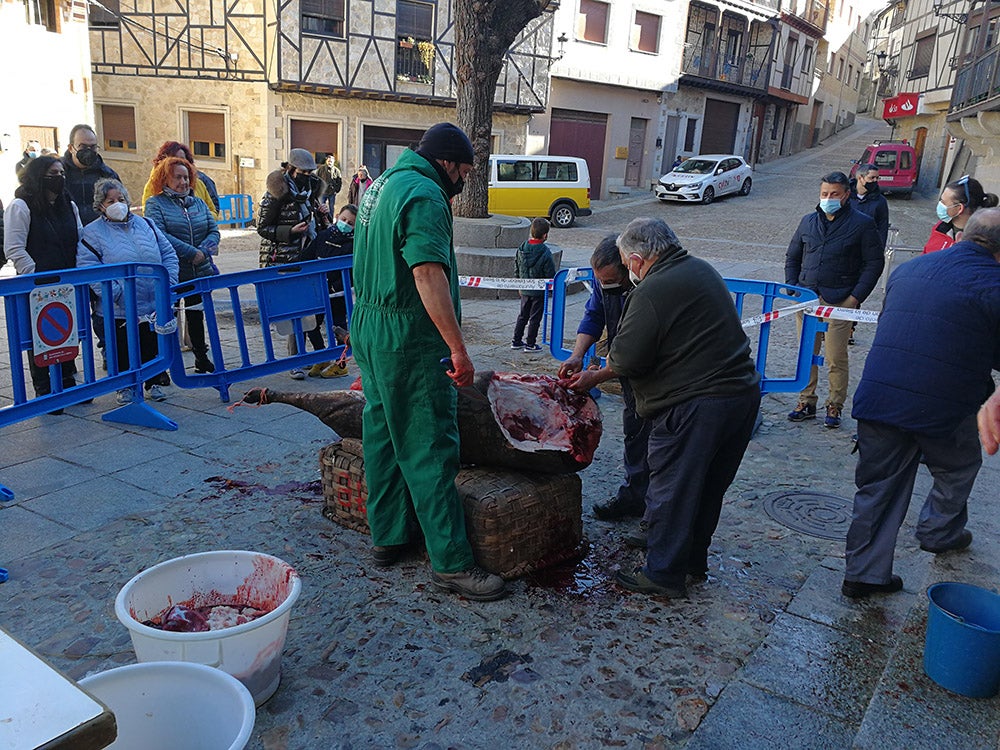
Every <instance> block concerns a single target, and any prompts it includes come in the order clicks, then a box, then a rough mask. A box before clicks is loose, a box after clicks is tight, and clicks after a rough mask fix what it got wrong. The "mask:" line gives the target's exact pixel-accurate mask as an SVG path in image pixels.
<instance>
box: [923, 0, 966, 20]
mask: <svg viewBox="0 0 1000 750" xmlns="http://www.w3.org/2000/svg"><path fill="white" fill-rule="evenodd" d="M931 10H932V11H934V15H935V16H937V17H938V18H948V19H951V20H952V21H954V22H955V23H960V24H965V23H967V22H968V20H969V14H968V13H947V12H945V9H944V3H943V2H942V0H934V3H933V5H931Z"/></svg>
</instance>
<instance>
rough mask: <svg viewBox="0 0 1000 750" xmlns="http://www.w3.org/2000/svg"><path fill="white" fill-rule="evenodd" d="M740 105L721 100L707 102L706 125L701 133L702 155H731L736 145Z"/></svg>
mask: <svg viewBox="0 0 1000 750" xmlns="http://www.w3.org/2000/svg"><path fill="white" fill-rule="evenodd" d="M739 120H740V105H739V104H738V103H736V102H724V101H721V100H719V99H706V100H705V124H704V126H703V127H702V131H701V153H703V154H731V153H733V147H734V146H735V145H736V125H737V124H738V123H739Z"/></svg>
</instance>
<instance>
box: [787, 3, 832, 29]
mask: <svg viewBox="0 0 1000 750" xmlns="http://www.w3.org/2000/svg"><path fill="white" fill-rule="evenodd" d="M782 10H783V12H784V13H785V14H787V15H792V16H797V17H798V18H801V19H802V20H803V21H805V22H806V23H808V24H809V25H811V26H813V27H815V28H817V29H819V30H820V31H826V23H827V20H828V19H829V18H830V3H829V2H828V0H794V1H793V2H792V3H790V4H788V5H786V6H785V7H783V8H782Z"/></svg>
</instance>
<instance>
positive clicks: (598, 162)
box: [549, 109, 608, 199]
mask: <svg viewBox="0 0 1000 750" xmlns="http://www.w3.org/2000/svg"><path fill="white" fill-rule="evenodd" d="M607 130H608V116H607V115H605V114H598V113H596V112H578V111H574V110H565V109H556V110H553V112H552V126H551V128H550V129H549V154H551V155H552V156H578V157H580V158H581V159H584V160H586V162H587V168H588V169H589V170H590V197H591V198H593V199H598V198H600V197H601V196H602V194H603V192H604V190H603V188H604V154H605V144H606V142H607Z"/></svg>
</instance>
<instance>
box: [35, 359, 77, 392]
mask: <svg viewBox="0 0 1000 750" xmlns="http://www.w3.org/2000/svg"><path fill="white" fill-rule="evenodd" d="M28 369H29V370H30V371H31V385H32V386H33V387H34V389H35V395H36V396H46V395H48V394H49V393H52V383H51V382H50V380H49V368H48V367H39V366H38V365H36V364H35V352H34V351H32V350H30V349H29V350H28ZM60 369H61V370H62V387H63V390H66V389H67V388H72V387H73V386H74V385H76V378H74V377H73V374H74V373H75V372H76V362H75V361H71V362H63V363H62V364H61V365H60Z"/></svg>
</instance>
